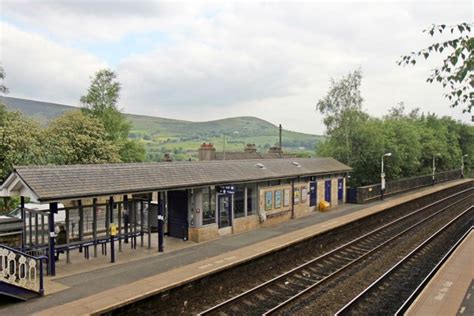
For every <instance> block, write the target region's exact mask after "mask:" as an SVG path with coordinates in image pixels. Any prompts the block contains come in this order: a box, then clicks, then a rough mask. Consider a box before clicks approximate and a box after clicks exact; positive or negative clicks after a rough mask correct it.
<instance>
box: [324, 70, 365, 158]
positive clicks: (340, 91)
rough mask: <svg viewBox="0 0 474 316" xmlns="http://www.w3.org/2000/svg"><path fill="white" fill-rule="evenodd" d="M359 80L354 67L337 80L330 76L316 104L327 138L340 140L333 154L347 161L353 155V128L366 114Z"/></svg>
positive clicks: (360, 76)
mask: <svg viewBox="0 0 474 316" xmlns="http://www.w3.org/2000/svg"><path fill="white" fill-rule="evenodd" d="M361 81H362V73H361V71H360V70H355V71H353V72H351V73H349V74H348V75H347V76H344V77H342V78H341V79H339V80H334V79H331V87H330V89H329V91H328V93H327V94H326V96H324V97H323V98H321V99H320V100H319V101H318V103H317V105H316V109H317V110H319V112H320V113H321V114H322V115H324V124H325V125H326V129H327V136H328V137H330V138H331V142H332V143H336V144H344V145H342V146H338V149H337V155H336V157H337V158H338V159H339V160H341V161H342V162H344V163H347V164H350V165H351V164H352V163H353V156H354V149H353V148H352V146H353V144H354V142H353V140H354V139H353V138H354V137H355V136H356V135H355V129H356V127H357V126H358V124H360V122H365V121H366V120H367V118H368V116H367V115H366V114H365V113H364V112H362V101H363V99H362V97H361V94H360V85H361ZM322 151H323V152H324V151H325V149H322Z"/></svg>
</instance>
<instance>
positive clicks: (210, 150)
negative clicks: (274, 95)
mask: <svg viewBox="0 0 474 316" xmlns="http://www.w3.org/2000/svg"><path fill="white" fill-rule="evenodd" d="M198 156H199V160H200V161H206V160H216V149H215V148H214V145H212V143H209V144H206V143H202V144H201V146H200V147H199V149H198Z"/></svg>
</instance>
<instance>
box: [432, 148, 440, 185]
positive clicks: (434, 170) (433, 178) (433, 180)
mask: <svg viewBox="0 0 474 316" xmlns="http://www.w3.org/2000/svg"><path fill="white" fill-rule="evenodd" d="M439 156H441V154H440V153H437V154H436V155H433V175H432V178H431V180H432V185H434V184H435V173H436V157H439Z"/></svg>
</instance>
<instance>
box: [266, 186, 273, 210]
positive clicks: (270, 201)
mask: <svg viewBox="0 0 474 316" xmlns="http://www.w3.org/2000/svg"><path fill="white" fill-rule="evenodd" d="M272 208H273V192H272V191H267V192H265V211H269V210H271V209H272Z"/></svg>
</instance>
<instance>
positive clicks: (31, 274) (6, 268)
mask: <svg viewBox="0 0 474 316" xmlns="http://www.w3.org/2000/svg"><path fill="white" fill-rule="evenodd" d="M46 259H47V257H46V256H32V255H29V254H27V253H25V252H22V251H20V250H18V249H15V248H11V247H8V246H6V245H3V244H0V281H3V282H5V283H9V284H12V285H15V286H18V287H21V288H24V289H26V290H29V291H34V292H37V293H38V294H40V295H43V294H44V272H43V260H46ZM38 270H39V271H38ZM38 274H39V275H38Z"/></svg>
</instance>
